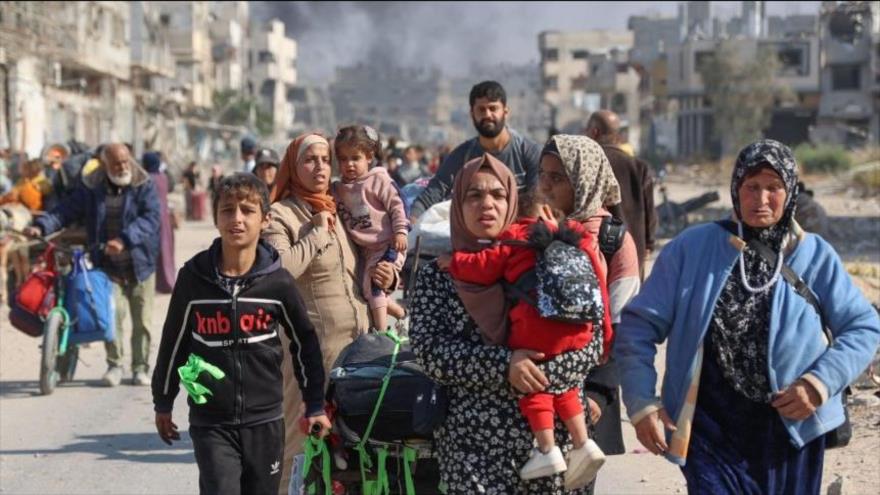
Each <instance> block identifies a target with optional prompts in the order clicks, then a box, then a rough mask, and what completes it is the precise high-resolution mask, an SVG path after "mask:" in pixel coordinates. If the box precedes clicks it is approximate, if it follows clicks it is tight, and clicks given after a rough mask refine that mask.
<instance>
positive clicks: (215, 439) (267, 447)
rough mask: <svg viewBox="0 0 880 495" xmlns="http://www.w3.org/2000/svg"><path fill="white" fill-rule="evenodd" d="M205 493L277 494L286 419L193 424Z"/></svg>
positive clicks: (201, 491) (201, 489) (219, 494)
mask: <svg viewBox="0 0 880 495" xmlns="http://www.w3.org/2000/svg"><path fill="white" fill-rule="evenodd" d="M189 436H190V438H192V442H193V449H194V450H195V454H196V463H197V464H198V465H199V492H200V493H201V494H202V495H251V494H259V495H262V494H266V495H277V493H278V487H279V484H280V483H281V471H282V468H283V466H282V465H281V463H282V462H284V419H278V420H275V421H271V422H269V423H263V424H260V425H256V426H244V427H239V428H231V427H222V426H190V427H189Z"/></svg>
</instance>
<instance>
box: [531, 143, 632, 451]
mask: <svg viewBox="0 0 880 495" xmlns="http://www.w3.org/2000/svg"><path fill="white" fill-rule="evenodd" d="M538 188H539V191H540V192H541V194H542V195H543V196H544V198H545V199H546V200H547V203H548V204H549V205H550V206H551V207H553V208H554V209H556V210H558V211H560V212H562V213H563V214H564V215H565V216H566V217H568V218H570V219H572V220H576V221H578V222H581V223H582V224H583V225H584V227H585V228H586V230H587V231H588V232H590V233H591V234H593V238H594V239H599V238H600V235H599V230H600V228H601V226H602V224H603V222H605V221H607V220H609V217H611V213H610V211H609V210H610V209H614V208H616V207H617V205H618V204H619V203H620V186H619V185H618V184H617V179H615V178H614V171H613V170H612V169H611V163H609V161H608V157H607V156H605V151H603V150H602V147H601V146H600V145H599V144H598V143H597V142H595V141H593V140H592V139H590V138H588V137H586V136H572V135H566V134H559V135H556V136H553V137H551V138H550V139H549V140H548V141H547V144H546V145H544V149H543V150H542V151H541V163H540V169H539V176H538ZM603 251H610V250H609V249H603ZM600 257H601V258H602V263H604V264H605V265H606V266H607V271H606V273H607V274H608V278H607V280H608V294H609V297H610V300H611V322H612V324H614V325H615V326H616V325H617V324H618V323H619V322H620V314H621V312H622V310H623V307H624V306H625V305H626V304H627V303H628V302H629V301H630V300H632V298H633V297H634V296H635V294H636V293H637V292H638V291H639V286H640V285H641V278H640V276H639V258H638V252H637V251H636V245H635V242H633V239H632V236H631V235H630V234H629V233H628V232H627V233H626V234H625V235H624V236H623V239H622V241H621V243H620V246H619V247H617V250H616V251H615V252H614V253H610V252H609V253H602V255H601V256H600ZM618 385H619V378H618V376H617V366H616V364H615V363H614V361H613V360H612V361H610V362H608V363H606V364H604V365H600V366H597V367H595V368H594V369H593V371H592V372H591V373H590V376H589V377H588V379H587V383H586V384H584V389H585V390H586V391H587V398H588V403H587V404H585V405H589V410H590V412H591V414H592V419H593V420H594V421H596V420H598V421H596V427H595V440H596V443H598V444H599V446H600V447H601V448H602V450H603V451H604V452H605V453H606V454H608V455H617V454H623V453H625V452H626V450H625V448H624V445H623V433H622V431H621V425H620V397H619V394H618Z"/></svg>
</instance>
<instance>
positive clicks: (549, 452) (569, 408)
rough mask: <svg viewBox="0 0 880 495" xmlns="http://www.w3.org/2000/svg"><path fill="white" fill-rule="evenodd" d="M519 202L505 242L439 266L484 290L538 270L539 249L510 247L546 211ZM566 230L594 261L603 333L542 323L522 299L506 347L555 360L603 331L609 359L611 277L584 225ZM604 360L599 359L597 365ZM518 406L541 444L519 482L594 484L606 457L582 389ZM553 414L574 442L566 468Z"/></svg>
mask: <svg viewBox="0 0 880 495" xmlns="http://www.w3.org/2000/svg"><path fill="white" fill-rule="evenodd" d="M520 203H521V204H520V209H521V211H524V212H525V215H524V216H521V217H520V218H519V219H518V220H517V222H516V223H514V224H512V225H511V226H510V227H509V228H508V229H507V230H506V231H505V232H503V233H502V234H501V236H500V237H499V241H500V242H498V243H497V244H496V245H495V246H493V247H490V248H486V249H483V250H481V251H479V252H476V253H467V252H462V251H457V252H455V253H454V254H453V255H452V257H451V258H450V257H441V258H439V259H438V262H439V264H440V266H441V267H442V268H445V269H447V270H448V271H449V273H450V275H452V277H453V278H454V279H456V280H460V281H464V282H468V283H473V284H480V285H491V284H494V283H497V282H499V281H500V280H501V279H502V278H503V279H504V280H505V281H507V282H508V283H510V284H513V283H515V282H516V281H517V280H518V279H519V278H520V277H521V276H522V275H523V274H525V273H526V272H528V271H529V270H532V269H534V268H535V265H536V262H537V254H536V251H535V249H533V248H532V247H528V246H523V245H517V244H513V243H506V242H505V241H526V240H528V237H529V233H530V230H531V229H532V228H533V226H534V225H535V224H536V223H538V222H539V221H540V220H538V214H539V212H540V210H541V208H542V206H543V205H542V204H541V203H540V201H538V200H537V199H535V198H534V197H530V195H524V196H523V197H521V201H520ZM565 226H566V227H567V228H568V229H569V230H571V231H573V232H575V233H577V234H579V235H580V236H581V240H580V243H579V247H580V249H581V250H582V251H583V252H584V253H585V254H586V255H587V257H588V258H589V260H590V262H591V264H592V267H593V271H594V272H595V274H596V279H597V280H598V282H599V286H600V287H599V289H600V291H601V295H602V296H601V297H602V302H603V304H602V307H603V308H604V311H603V312H604V314H603V315H601V316H600V318H601V320H602V322H603V325H602V328H601V329H597V328H594V326H593V324H592V323H584V324H575V323H566V322H560V321H554V320H549V319H546V318H542V317H541V316H540V314H539V313H538V310H537V309H536V308H535V307H534V306H532V305H531V304H529V303H528V302H526V301H524V300H519V301H518V302H517V303H516V305H515V306H514V307H513V308H512V309H511V310H510V313H509V318H510V333H509V336H508V340H507V342H506V345H507V346H508V347H510V348H511V349H514V350H516V349H530V350H533V351H538V352H541V353H544V355H545V357H546V358H547V359H550V358H552V357H554V356H556V355H558V354H561V353H564V352H568V351H572V350H579V349H583V348H584V347H586V346H587V345H589V344H590V343H591V342H592V341H593V339H594V337H598V336H597V335H596V332H597V331H601V340H602V354H603V355H605V356H607V355H608V352H609V350H610V349H609V347H610V343H611V340H612V337H613V335H612V329H611V315H610V305H609V303H608V290H607V284H606V274H605V271H604V268H603V267H602V263H600V261H599V258H598V255H597V253H596V252H595V250H594V249H593V248H592V246H594V245H595V244H596V243H595V242H593V239H592V236H591V234H589V233H587V232H586V230H584V228H583V226H582V225H581V224H580V223H578V222H575V221H571V220H569V221H567V222H566V223H565ZM548 227H550V229H551V231H555V230H557V226H556V225H555V223H549V224H548ZM497 343H498V344H504V342H497ZM599 359H600V358H599V356H598V355H597V356H596V361H597V363H596V364H598V361H599ZM519 406H520V411H521V412H522V413H523V415H524V416H525V417H526V419H527V420H528V422H529V426H530V428H531V429H532V432H533V433H534V435H535V439H536V441H537V443H538V449H535V450H533V451H532V454H531V457H530V458H529V461H528V462H527V463H526V464H525V465H524V466H523V467H522V469H521V470H520V477H521V478H522V479H533V478H540V477H543V476H551V475H553V474H556V473H560V472H562V471H566V469H567V472H566V476H565V486H566V489H569V490H570V489H576V488H580V487H583V486H586V485H587V484H588V483H589V482H590V481H592V479H593V478H594V477H595V475H596V473H597V472H598V470H599V468H600V467H601V466H602V463H604V454H602V451H601V449H599V447H598V445H596V443H595V442H594V441H592V440H589V439H588V437H587V426H586V421H585V418H584V407H583V404H582V403H581V399H580V389H579V388H573V389H571V390H568V391H566V392H563V393H561V394H552V393H546V392H537V393H532V394H529V395H527V396H525V397H523V398H522V399H520V401H519ZM554 412H556V413H558V414H559V417H560V419H562V421H563V422H564V424H565V426H566V428H567V429H568V431H569V433H570V434H571V437H572V443H573V445H574V449H573V450H572V451H571V453H570V454H569V457H568V462H567V463H566V460H565V459H563V457H562V452H561V451H560V450H559V447H558V446H556V445H555V441H554V438H553V415H554Z"/></svg>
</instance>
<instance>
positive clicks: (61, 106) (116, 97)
mask: <svg viewBox="0 0 880 495" xmlns="http://www.w3.org/2000/svg"><path fill="white" fill-rule="evenodd" d="M129 22H130V11H129V6H128V5H127V4H125V3H121V2H99V1H91V2H0V47H2V49H0V66H2V68H0V78H3V79H4V80H3V81H0V84H2V85H3V86H4V93H5V94H4V98H0V113H2V115H3V118H2V121H0V145H3V144H5V145H6V146H10V147H12V148H15V149H21V150H24V151H26V152H27V153H28V154H29V155H30V156H39V154H40V152H41V150H42V148H43V147H44V146H45V145H46V144H47V143H52V142H66V141H68V140H70V139H76V140H78V141H82V142H86V143H88V144H96V143H98V142H102V141H110V140H114V141H129V140H131V139H132V137H133V112H134V99H133V94H132V91H131V85H130V77H131V74H130V72H129V66H130V64H131V49H130V41H129Z"/></svg>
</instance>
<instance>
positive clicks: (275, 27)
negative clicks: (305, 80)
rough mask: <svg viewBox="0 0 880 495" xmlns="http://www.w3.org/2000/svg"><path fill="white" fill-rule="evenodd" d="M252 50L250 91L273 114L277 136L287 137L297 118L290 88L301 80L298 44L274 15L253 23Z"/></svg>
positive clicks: (282, 139) (279, 137)
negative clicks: (264, 21)
mask: <svg viewBox="0 0 880 495" xmlns="http://www.w3.org/2000/svg"><path fill="white" fill-rule="evenodd" d="M250 32H251V39H250V50H249V52H248V66H249V67H250V70H249V71H248V72H249V73H248V78H249V79H248V81H249V84H250V86H249V88H250V94H252V95H253V96H255V97H257V99H258V100H259V101H260V103H261V104H262V105H263V107H264V108H265V109H266V110H268V111H269V112H271V114H272V127H273V129H274V139H275V140H277V141H285V140H287V139H288V138H289V137H290V135H289V133H290V129H291V128H292V127H293V122H294V116H295V114H294V111H295V109H294V105H293V102H292V101H291V100H290V99H289V98H288V91H289V90H290V89H291V88H293V87H294V86H295V85H296V82H297V69H296V63H297V44H296V41H295V40H294V39H292V38H288V37H287V35H286V34H285V30H284V23H283V22H281V21H279V20H278V19H273V20H271V21H269V22H267V23H258V24H254V25H252V26H251V31H250Z"/></svg>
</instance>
